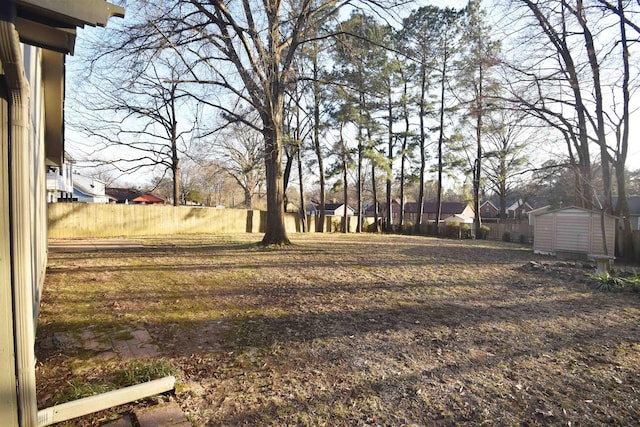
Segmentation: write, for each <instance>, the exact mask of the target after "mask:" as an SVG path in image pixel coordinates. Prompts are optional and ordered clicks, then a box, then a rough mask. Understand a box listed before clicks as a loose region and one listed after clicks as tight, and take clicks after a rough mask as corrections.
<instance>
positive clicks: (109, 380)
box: [52, 359, 177, 405]
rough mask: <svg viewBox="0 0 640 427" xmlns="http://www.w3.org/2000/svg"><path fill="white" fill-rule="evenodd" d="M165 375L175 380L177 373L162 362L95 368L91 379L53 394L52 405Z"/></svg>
mask: <svg viewBox="0 0 640 427" xmlns="http://www.w3.org/2000/svg"><path fill="white" fill-rule="evenodd" d="M169 375H174V376H175V375H177V371H176V369H175V368H174V367H173V366H172V365H171V364H170V363H168V362H167V361H165V360H162V359H159V360H151V361H148V362H141V361H133V362H130V363H128V364H126V365H124V366H119V367H118V366H114V365H112V364H107V365H98V364H96V365H94V370H93V371H92V375H91V376H87V377H85V378H80V377H76V378H72V379H70V380H69V381H67V383H66V385H64V386H63V387H62V388H61V389H60V390H59V391H58V392H57V393H56V394H55V397H54V398H53V401H52V403H53V404H56V405H59V404H61V403H65V402H70V401H73V400H78V399H81V398H83V397H89V396H94V395H97V394H101V393H106V392H108V391H112V390H117V389H120V388H123V387H128V386H132V385H135V384H140V383H143V382H147V381H152V380H155V379H159V378H163V377H165V376H169Z"/></svg>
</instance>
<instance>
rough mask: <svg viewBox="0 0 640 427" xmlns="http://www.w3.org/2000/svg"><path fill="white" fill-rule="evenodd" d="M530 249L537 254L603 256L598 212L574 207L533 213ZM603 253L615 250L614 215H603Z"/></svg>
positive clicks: (610, 254) (610, 253)
mask: <svg viewBox="0 0 640 427" xmlns="http://www.w3.org/2000/svg"><path fill="white" fill-rule="evenodd" d="M533 214H534V216H535V217H534V218H533V226H534V231H533V233H534V235H533V251H534V252H535V253H537V254H547V255H562V256H565V257H572V258H573V257H576V258H584V257H587V258H593V257H594V256H599V255H605V251H604V248H603V244H602V226H601V214H600V212H596V211H590V210H587V209H582V208H578V207H568V208H562V209H557V210H540V212H539V213H536V212H534V213H533ZM604 224H605V227H604V228H605V236H606V240H607V252H608V253H607V255H609V256H612V255H613V253H614V250H615V246H614V242H615V234H616V229H615V227H616V218H615V217H613V216H611V215H606V214H605V216H604Z"/></svg>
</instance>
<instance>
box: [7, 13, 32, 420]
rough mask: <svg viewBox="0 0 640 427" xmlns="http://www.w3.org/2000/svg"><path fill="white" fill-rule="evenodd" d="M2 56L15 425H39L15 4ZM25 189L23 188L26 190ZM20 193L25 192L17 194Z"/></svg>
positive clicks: (24, 91)
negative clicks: (6, 109) (6, 101)
mask: <svg viewBox="0 0 640 427" xmlns="http://www.w3.org/2000/svg"><path fill="white" fill-rule="evenodd" d="M0 13H1V18H0V40H1V41H2V42H1V43H0V61H2V64H3V67H4V72H5V78H6V81H7V87H8V92H9V123H10V127H9V159H10V163H9V181H10V183H9V212H10V240H11V282H12V288H13V319H14V320H13V322H14V337H15V338H14V346H15V352H16V378H17V393H18V416H19V425H20V426H22V427H35V426H36V425H37V411H38V408H37V401H36V378H35V363H36V359H35V349H34V345H35V324H34V318H33V286H32V281H33V277H32V275H33V274H32V269H31V262H30V259H31V247H30V246H31V245H30V242H31V238H30V236H29V235H28V233H27V231H28V230H30V224H29V222H30V221H29V219H30V218H31V209H30V207H31V204H30V192H29V190H30V186H29V178H28V175H27V171H29V170H31V168H30V167H29V165H28V153H29V139H28V138H29V128H28V120H29V82H28V81H27V78H26V76H25V70H24V66H23V58H22V48H21V46H20V39H19V36H18V32H17V31H16V28H15V25H14V21H15V6H14V4H13V2H9V3H8V4H5V6H4V7H3V8H2V10H1V11H0ZM25 192H26V193H25ZM20 195H23V197H20Z"/></svg>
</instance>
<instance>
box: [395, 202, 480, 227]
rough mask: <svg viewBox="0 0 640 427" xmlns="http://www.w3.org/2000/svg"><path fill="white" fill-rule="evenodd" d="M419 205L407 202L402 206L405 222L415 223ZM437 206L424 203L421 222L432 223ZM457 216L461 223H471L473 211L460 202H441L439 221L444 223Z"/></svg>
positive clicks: (466, 204)
mask: <svg viewBox="0 0 640 427" xmlns="http://www.w3.org/2000/svg"><path fill="white" fill-rule="evenodd" d="M419 208H420V205H419V204H418V203H416V202H407V203H405V204H404V216H405V220H406V221H409V222H416V220H417V219H418V210H419ZM437 208H438V204H437V203H435V202H425V203H424V204H423V208H422V222H423V223H426V222H433V221H435V220H436V216H437V212H438V210H437ZM454 215H457V217H458V218H459V219H464V221H463V222H467V220H468V219H471V222H473V218H474V216H475V215H474V211H473V208H472V207H471V204H469V203H461V202H442V204H441V209H440V221H444V220H445V218H449V217H452V216H454Z"/></svg>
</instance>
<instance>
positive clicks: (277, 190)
mask: <svg viewBox="0 0 640 427" xmlns="http://www.w3.org/2000/svg"><path fill="white" fill-rule="evenodd" d="M280 105H282V104H280ZM272 116H273V117H269V116H267V115H265V114H263V115H262V120H263V125H264V130H263V135H264V142H265V154H264V156H265V157H264V164H265V170H266V181H267V188H268V189H269V190H270V191H267V219H266V224H265V225H266V228H265V230H266V231H265V235H264V237H263V238H262V244H263V245H265V246H266V245H288V244H290V243H291V242H290V241H289V238H288V237H287V230H286V228H285V225H284V178H283V173H282V114H281V110H280V114H277V113H276V114H272Z"/></svg>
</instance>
